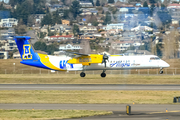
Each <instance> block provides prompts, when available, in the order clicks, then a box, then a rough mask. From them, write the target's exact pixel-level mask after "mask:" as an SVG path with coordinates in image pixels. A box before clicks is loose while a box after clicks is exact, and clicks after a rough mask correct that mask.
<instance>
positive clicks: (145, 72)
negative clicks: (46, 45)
mask: <svg viewBox="0 0 180 120" xmlns="http://www.w3.org/2000/svg"><path fill="white" fill-rule="evenodd" d="M163 71H164V73H163V74H165V75H180V69H179V68H167V69H163ZM80 72H81V71H51V70H46V69H40V68H33V69H32V68H31V69H9V70H8V69H0V74H80ZM85 72H86V74H100V73H102V70H98V71H85ZM106 73H107V74H137V75H161V74H160V73H159V69H129V70H107V71H106Z"/></svg>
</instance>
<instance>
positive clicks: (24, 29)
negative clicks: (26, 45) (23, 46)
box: [15, 25, 27, 35]
mask: <svg viewBox="0 0 180 120" xmlns="http://www.w3.org/2000/svg"><path fill="white" fill-rule="evenodd" d="M26 32H27V26H26V25H18V26H16V27H15V33H16V34H21V35H22V34H25V33H26Z"/></svg>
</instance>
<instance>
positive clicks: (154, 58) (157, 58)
mask: <svg viewBox="0 0 180 120" xmlns="http://www.w3.org/2000/svg"><path fill="white" fill-rule="evenodd" d="M150 60H160V58H159V57H151V58H150Z"/></svg>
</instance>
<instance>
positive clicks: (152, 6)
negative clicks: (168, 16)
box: [150, 4, 155, 16]
mask: <svg viewBox="0 0 180 120" xmlns="http://www.w3.org/2000/svg"><path fill="white" fill-rule="evenodd" d="M154 8H155V5H154V4H152V5H151V8H150V10H151V11H150V15H151V16H153V12H154Z"/></svg>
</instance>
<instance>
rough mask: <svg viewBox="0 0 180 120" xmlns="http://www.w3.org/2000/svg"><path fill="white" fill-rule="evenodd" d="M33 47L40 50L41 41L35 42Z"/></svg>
mask: <svg viewBox="0 0 180 120" xmlns="http://www.w3.org/2000/svg"><path fill="white" fill-rule="evenodd" d="M33 47H34V49H35V50H40V49H41V41H37V42H35V43H34V46H33Z"/></svg>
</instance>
